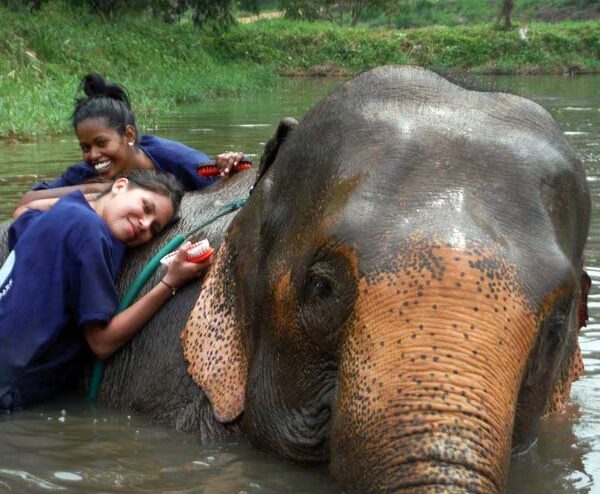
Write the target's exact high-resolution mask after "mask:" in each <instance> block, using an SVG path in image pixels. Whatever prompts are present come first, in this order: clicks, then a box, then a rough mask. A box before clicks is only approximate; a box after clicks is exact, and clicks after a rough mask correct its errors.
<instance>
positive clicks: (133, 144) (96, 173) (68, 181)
mask: <svg viewBox="0 0 600 494" xmlns="http://www.w3.org/2000/svg"><path fill="white" fill-rule="evenodd" d="M81 89H82V90H83V92H84V94H85V97H84V98H80V99H78V100H76V102H75V109H74V111H73V116H72V123H73V129H74V130H75V134H76V135H77V139H78V140H79V146H80V147H81V151H82V159H83V161H82V162H81V163H77V164H75V165H72V166H70V167H69V168H67V169H66V170H65V171H64V173H63V174H62V175H61V176H60V177H58V178H57V179H56V180H53V181H50V182H40V183H38V184H36V185H34V187H33V189H32V191H31V192H28V193H27V194H25V195H24V196H23V198H22V199H21V201H20V202H19V206H23V205H26V204H28V203H30V202H32V201H36V200H40V199H47V198H55V197H62V196H63V195H64V194H67V193H69V192H71V191H72V190H73V189H74V188H77V189H79V190H82V191H83V192H84V193H88V192H98V191H102V190H105V188H106V183H103V182H105V181H106V180H107V179H108V180H110V179H113V178H115V177H118V176H121V175H127V174H128V173H129V172H130V171H132V170H144V169H146V170H160V171H163V172H168V173H171V174H173V175H174V176H175V177H176V178H177V179H178V180H179V181H180V182H181V184H182V185H183V187H184V189H185V190H197V189H201V188H202V187H206V186H207V185H211V184H212V183H214V182H215V181H217V180H218V179H219V177H218V176H216V177H204V176H202V175H201V174H200V173H199V172H198V169H199V166H200V165H202V164H205V165H206V164H212V161H211V160H210V158H209V157H208V156H207V155H206V154H205V153H203V152H201V151H197V150H196V149H193V148H190V147H188V146H186V145H184V144H181V143H179V142H176V141H171V140H168V139H163V138H161V137H156V136H152V135H143V136H141V138H140V137H139V134H138V129H137V125H136V122H135V116H134V114H133V111H132V109H131V104H130V102H129V97H128V96H127V93H126V91H125V89H124V88H123V87H122V86H120V85H118V84H112V83H108V82H107V81H105V80H104V79H103V78H102V77H101V76H100V75H98V74H88V75H87V76H85V77H84V78H83V79H82V81H81ZM243 159H244V154H243V153H241V152H229V153H223V154H220V155H218V156H217V157H216V159H215V162H214V163H215V165H216V166H217V167H218V168H219V170H220V172H221V173H220V176H221V177H222V178H226V177H228V176H229V174H230V173H231V172H232V171H233V169H234V167H235V166H236V165H238V164H239V163H240V162H241V161H242V160H243ZM38 204H39V203H38Z"/></svg>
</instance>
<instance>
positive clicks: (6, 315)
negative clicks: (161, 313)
mask: <svg viewBox="0 0 600 494" xmlns="http://www.w3.org/2000/svg"><path fill="white" fill-rule="evenodd" d="M181 197H182V190H181V189H180V187H179V185H178V183H177V182H176V180H175V179H174V178H173V177H172V175H170V174H167V173H162V172H156V171H153V170H136V171H133V172H131V173H130V175H129V178H119V179H117V180H115V181H114V182H113V183H112V185H111V186H110V187H109V188H108V189H107V191H106V192H104V193H103V194H101V195H100V196H99V197H97V198H96V199H95V200H93V201H90V202H88V200H87V199H86V198H85V196H84V195H83V193H82V192H81V191H80V190H76V191H73V192H72V193H70V194H67V195H65V196H64V197H62V198H61V199H59V200H58V201H57V202H56V204H55V205H53V206H52V207H51V208H50V209H48V210H47V211H40V210H37V209H28V210H26V211H25V212H24V213H23V214H21V215H20V216H19V218H18V219H17V220H16V221H15V222H14V223H13V224H12V225H11V226H10V229H9V232H8V240H9V248H10V249H11V254H10V255H9V257H8V259H7V260H6V262H5V263H4V265H3V266H2V267H1V268H0V409H8V410H12V409H14V408H20V407H23V406H26V405H29V404H30V403H34V402H37V401H40V400H43V399H45V398H47V397H49V396H50V395H51V394H53V393H54V392H56V391H57V390H58V389H59V388H61V387H63V386H65V385H67V384H69V383H70V382H71V381H73V379H74V377H75V376H76V375H77V370H78V369H79V368H80V364H81V363H82V360H83V357H84V356H85V355H86V353H89V350H91V351H92V352H93V353H94V354H95V355H96V356H97V357H98V358H106V357H108V356H110V355H111V354H112V353H114V352H115V351H116V350H117V349H118V348H120V347H121V346H122V345H124V344H125V343H126V342H127V341H129V339H130V338H131V337H132V336H134V335H135V334H136V333H137V332H138V331H139V330H140V329H141V328H142V326H143V325H144V324H145V323H146V322H147V321H148V320H149V319H150V318H151V317H152V316H153V315H154V314H155V313H156V311H157V310H158V309H159V308H160V307H161V306H162V305H163V304H164V302H165V301H166V300H168V299H169V297H171V295H173V294H174V293H175V290H176V289H177V288H179V287H180V286H182V285H183V284H185V283H187V282H188V281H190V280H192V279H194V278H197V277H198V276H199V275H200V274H201V273H202V272H203V270H204V268H205V267H206V266H207V265H208V262H205V263H199V264H195V263H192V262H188V261H187V260H186V259H187V251H188V250H189V248H190V245H189V244H185V245H183V246H182V247H181V248H180V250H179V251H178V253H177V255H176V256H175V259H174V261H173V262H172V263H171V264H170V265H169V267H168V269H167V271H166V273H165V275H164V277H163V278H162V280H161V282H160V283H159V284H158V285H156V286H155V287H154V288H153V289H152V290H150V291H149V292H148V293H147V294H146V295H144V296H143V297H142V298H140V299H139V300H138V301H137V302H136V303H135V304H133V305H132V306H130V307H129V308H128V309H126V310H124V311H122V312H120V313H119V314H118V315H116V316H114V317H113V314H114V312H115V309H116V307H117V292H116V288H115V284H114V280H115V277H116V275H117V272H118V270H119V267H120V265H121V260H122V258H123V254H124V251H125V248H126V247H135V246H138V245H141V244H144V243H146V242H148V241H149V240H151V239H152V238H153V237H154V236H155V235H157V234H158V233H160V232H161V231H162V230H163V228H165V227H166V226H167V225H168V223H169V222H170V221H171V219H172V218H173V216H174V215H175V213H176V212H177V209H178V208H179V204H180V202H181ZM40 246H43V248H41V247H40Z"/></svg>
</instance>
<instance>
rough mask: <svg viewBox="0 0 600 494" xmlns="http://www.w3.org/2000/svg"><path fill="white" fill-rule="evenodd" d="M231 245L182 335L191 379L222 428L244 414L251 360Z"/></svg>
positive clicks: (218, 258) (217, 260)
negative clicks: (232, 275)
mask: <svg viewBox="0 0 600 494" xmlns="http://www.w3.org/2000/svg"><path fill="white" fill-rule="evenodd" d="M227 250H228V249H227V242H224V243H223V244H221V247H220V249H219V252H218V253H217V255H216V256H215V262H214V264H213V266H212V268H211V270H210V271H209V272H208V274H207V276H206V278H205V279H204V282H203V284H202V289H201V291H200V296H199V298H198V301H197V302H196V305H195V306H194V308H193V310H192V312H191V314H190V317H189V319H188V322H187V325H186V327H185V329H184V330H183V332H182V333H181V340H182V345H183V355H184V358H185V359H186V361H187V362H188V374H189V375H190V376H191V377H192V379H193V380H194V381H195V382H196V384H198V386H200V387H201V388H202V390H203V391H204V393H205V394H206V396H207V398H208V400H209V401H210V404H211V406H212V409H213V412H214V414H215V417H216V418H217V420H219V421H220V422H231V421H232V420H234V419H235V418H237V417H238V416H239V415H240V414H241V413H242V412H243V410H244V400H245V388H246V377H247V361H248V358H247V354H246V350H245V346H244V344H243V341H242V337H241V330H240V324H239V321H238V319H237V316H236V314H237V312H236V311H235V309H234V304H233V302H234V301H233V299H232V296H233V295H232V294H231V291H230V290H228V289H227V288H228V287H231V286H233V285H232V284H231V283H229V282H228V281H227V280H228V276H227V265H228V262H227V261H228V253H227Z"/></svg>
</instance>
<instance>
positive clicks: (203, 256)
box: [160, 239, 215, 266]
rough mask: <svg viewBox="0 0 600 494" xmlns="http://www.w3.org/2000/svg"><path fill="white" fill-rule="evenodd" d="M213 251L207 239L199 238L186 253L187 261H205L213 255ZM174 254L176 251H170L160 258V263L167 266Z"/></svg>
mask: <svg viewBox="0 0 600 494" xmlns="http://www.w3.org/2000/svg"><path fill="white" fill-rule="evenodd" d="M214 251H215V249H213V248H212V247H211V246H210V244H209V243H208V239H204V240H201V241H200V242H196V243H194V244H192V246H191V247H190V249H189V250H188V253H187V261H188V262H195V263H201V262H204V261H207V260H208V259H210V257H211V256H212V255H213V252H214ZM176 255H177V251H175V252H171V253H170V254H167V255H166V256H164V257H163V258H162V259H161V260H160V263H161V264H163V265H164V266H168V265H169V264H171V263H172V262H173V259H175V256H176Z"/></svg>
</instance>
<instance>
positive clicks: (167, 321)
mask: <svg viewBox="0 0 600 494" xmlns="http://www.w3.org/2000/svg"><path fill="white" fill-rule="evenodd" d="M255 175H256V171H255V170H254V169H253V170H248V171H243V172H240V173H238V174H236V175H234V176H232V177H231V178H230V179H229V180H227V181H225V182H220V183H217V184H215V185H214V186H211V187H210V188H207V189H204V190H203V191H200V192H194V193H187V194H186V195H185V196H184V198H183V201H182V205H181V212H180V216H181V219H180V220H179V221H178V222H177V223H176V224H175V225H173V226H172V227H171V228H169V229H167V230H165V231H164V232H163V233H162V234H161V235H160V236H159V237H158V238H156V239H155V240H153V241H152V242H150V243H149V244H147V245H144V246H142V247H139V248H137V249H134V250H130V251H129V252H128V254H127V255H126V258H125V260H124V262H123V266H122V268H121V271H120V273H119V277H118V281H117V285H118V288H119V292H120V293H121V294H122V293H124V291H125V290H126V289H127V287H128V286H129V285H130V283H131V282H132V280H133V279H134V278H135V277H136V276H137V274H138V273H139V272H140V271H141V269H142V268H143V267H144V266H145V265H146V262H147V261H149V260H150V259H151V258H152V256H153V255H154V254H155V253H156V252H158V250H160V248H161V247H162V246H163V245H164V244H165V243H167V242H168V241H169V240H170V239H171V238H173V236H175V235H176V234H177V233H182V234H183V235H186V233H187V232H189V231H191V230H193V229H195V228H196V226H198V225H199V224H201V223H202V222H204V221H205V220H207V219H208V218H210V217H211V216H213V215H214V214H215V213H217V211H219V209H220V208H221V207H222V206H223V205H225V204H227V203H228V202H230V201H231V200H235V199H239V198H243V197H247V195H248V191H249V189H250V187H251V185H252V183H253V181H254V179H255ZM236 213H237V211H236V212H234V213H231V214H228V215H226V216H224V217H222V218H220V219H218V220H216V221H215V222H214V223H212V224H210V225H208V226H206V227H205V228H203V229H202V230H201V231H200V232H199V233H198V234H197V239H202V238H208V239H209V240H210V243H211V245H212V246H213V247H218V246H219V244H220V243H221V240H222V237H223V232H224V230H225V229H226V227H227V225H228V224H229V222H230V221H231V219H232V218H233V217H234V216H235V214H236ZM9 225H10V222H6V223H4V224H2V225H0V264H1V261H2V260H4V259H5V258H6V256H7V255H8V252H7V241H6V232H7V230H8V226H9ZM163 270H164V268H162V267H161V268H159V270H158V271H157V272H156V273H155V275H154V277H153V278H151V279H150V281H149V282H148V283H147V284H146V285H145V287H144V288H143V290H142V292H141V293H140V295H141V294H143V293H145V292H146V291H148V290H149V289H150V288H151V287H152V286H154V285H155V284H156V283H157V282H158V280H159V279H160V278H161V276H162V274H163V272H164V271H163ZM199 290H200V280H198V281H197V282H191V283H190V284H189V285H187V286H186V287H184V288H183V289H181V290H179V291H178V293H177V295H176V296H175V297H173V298H171V299H170V300H169V301H168V302H167V303H166V304H165V306H164V307H163V309H162V310H161V311H159V313H158V314H157V315H156V316H155V317H154V318H153V319H152V320H151V321H150V323H149V324H148V325H147V326H146V327H145V328H144V329H143V330H142V332H141V333H139V334H138V335H137V336H136V337H135V338H134V339H133V340H132V341H131V343H130V344H128V345H126V346H125V347H124V348H122V349H121V350H120V351H118V352H117V353H116V354H115V355H114V356H113V357H112V358H111V359H109V360H108V361H107V365H106V370H105V373H104V380H103V382H102V387H101V389H100V394H99V402H100V403H102V404H104V405H107V406H110V407H113V408H117V409H120V410H127V411H133V412H139V413H143V414H145V415H146V416H147V417H149V418H150V419H151V420H153V421H154V422H157V423H161V424H165V425H168V426H170V427H173V428H175V429H177V430H182V431H196V432H197V433H198V434H199V437H200V439H202V440H208V439H214V438H218V437H223V436H225V435H229V434H236V433H238V431H239V428H238V426H237V424H236V423H233V424H228V425H222V424H221V423H219V422H218V421H216V420H215V419H214V417H213V414H212V411H211V409H210V406H209V404H208V401H207V400H206V398H205V396H204V393H203V392H202V390H200V388H198V386H196V385H195V384H194V382H193V381H192V379H191V378H190V377H189V376H188V374H187V373H186V366H185V364H184V360H183V357H182V354H181V344H180V339H179V334H180V333H181V330H182V329H183V327H184V325H185V323H186V321H187V318H188V315H189V313H190V310H191V308H192V307H193V305H194V302H195V301H196V299H197V297H198V292H199Z"/></svg>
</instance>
